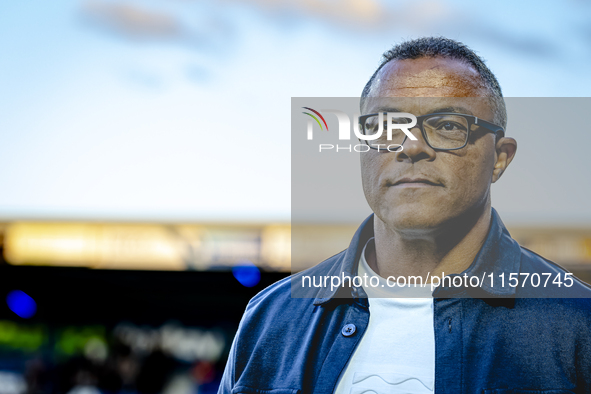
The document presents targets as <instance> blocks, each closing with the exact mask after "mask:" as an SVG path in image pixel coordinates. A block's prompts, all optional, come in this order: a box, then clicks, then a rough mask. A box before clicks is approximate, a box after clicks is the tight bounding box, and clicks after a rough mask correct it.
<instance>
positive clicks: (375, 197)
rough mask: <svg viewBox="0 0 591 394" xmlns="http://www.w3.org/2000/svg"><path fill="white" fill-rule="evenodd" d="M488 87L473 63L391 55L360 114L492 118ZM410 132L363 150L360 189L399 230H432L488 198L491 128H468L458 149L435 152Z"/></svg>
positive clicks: (378, 213)
mask: <svg viewBox="0 0 591 394" xmlns="http://www.w3.org/2000/svg"><path fill="white" fill-rule="evenodd" d="M487 93H488V91H487V90H486V88H485V87H484V85H483V82H482V79H481V78H480V76H479V75H478V73H477V72H476V70H474V68H472V67H471V66H469V65H467V64H465V63H463V62H461V61H458V60H452V59H445V58H421V59H414V60H398V61H391V62H390V63H388V64H387V65H386V66H384V67H383V68H382V70H381V71H380V73H379V74H378V76H377V78H376V80H375V81H374V84H373V86H372V89H371V92H370V95H369V96H370V99H368V100H367V101H366V102H365V106H364V108H363V113H365V114H370V113H378V112H408V113H411V114H413V115H415V116H420V115H425V114H429V113H434V112H462V113H464V114H468V115H474V116H476V117H478V118H481V119H484V120H487V121H489V122H493V111H492V109H491V106H490V102H489V100H488V99H485V98H484V97H486V96H487ZM469 97H474V98H476V99H468V98H469ZM450 107H454V108H456V110H455V111H450V110H449V108H450ZM457 107H459V108H457ZM411 131H412V132H413V134H414V135H415V136H416V137H417V138H418V140H417V141H413V140H410V139H409V138H407V139H406V141H405V143H404V150H403V151H402V152H399V153H393V152H387V151H386V152H383V151H382V152H378V151H375V150H371V151H370V152H367V153H363V154H362V155H361V172H362V180H363V189H364V192H365V196H366V198H367V201H368V202H369V205H370V207H371V209H372V210H373V211H374V213H375V214H376V216H377V217H378V218H379V219H381V220H382V221H383V222H384V223H386V225H387V226H388V227H390V228H391V229H393V230H398V231H401V230H402V231H407V232H408V231H409V230H410V232H411V233H412V230H417V231H421V232H422V231H424V230H436V229H437V228H440V226H441V225H442V224H445V223H449V222H450V221H451V220H453V219H456V218H460V217H464V216H465V214H466V213H469V212H471V211H478V210H479V208H483V207H485V206H486V204H488V203H490V200H489V196H490V184H491V182H492V181H493V169H494V166H495V162H496V160H497V155H496V151H495V136H494V134H492V133H484V132H483V131H482V130H476V129H475V128H473V129H472V132H471V137H470V139H469V141H468V144H467V145H466V146H465V147H464V148H462V149H459V150H451V151H439V150H434V149H432V148H431V147H429V146H428V145H427V144H426V142H425V140H424V138H423V136H422V135H421V132H420V131H419V129H418V128H415V129H412V130H411Z"/></svg>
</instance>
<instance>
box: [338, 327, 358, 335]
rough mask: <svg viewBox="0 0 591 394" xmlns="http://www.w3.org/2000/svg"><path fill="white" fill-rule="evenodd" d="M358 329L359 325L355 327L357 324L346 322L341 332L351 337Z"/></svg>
mask: <svg viewBox="0 0 591 394" xmlns="http://www.w3.org/2000/svg"><path fill="white" fill-rule="evenodd" d="M356 330H357V327H355V324H346V325H345V326H344V327H343V329H342V330H341V334H343V336H346V337H350V336H351V335H353V334H355V331H356Z"/></svg>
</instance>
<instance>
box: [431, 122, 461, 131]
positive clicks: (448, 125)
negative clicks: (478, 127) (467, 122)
mask: <svg viewBox="0 0 591 394" xmlns="http://www.w3.org/2000/svg"><path fill="white" fill-rule="evenodd" d="M437 129H438V130H442V131H460V130H465V129H466V128H465V127H464V126H462V125H459V124H457V123H453V122H445V123H442V124H440V125H439V127H438V128H437Z"/></svg>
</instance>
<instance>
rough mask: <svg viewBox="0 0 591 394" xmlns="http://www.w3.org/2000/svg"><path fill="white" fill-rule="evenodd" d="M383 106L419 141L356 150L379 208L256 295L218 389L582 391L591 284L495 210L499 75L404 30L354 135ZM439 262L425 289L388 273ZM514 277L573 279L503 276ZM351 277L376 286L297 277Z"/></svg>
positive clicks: (590, 372)
mask: <svg viewBox="0 0 591 394" xmlns="http://www.w3.org/2000/svg"><path fill="white" fill-rule="evenodd" d="M387 112H390V113H392V112H394V113H410V114H413V115H415V116H416V117H417V125H416V126H415V127H414V128H413V129H412V130H411V131H412V135H413V136H414V138H410V136H409V135H406V134H401V133H398V134H394V133H393V135H392V139H393V140H396V139H398V140H397V141H391V142H393V143H398V144H400V145H401V146H402V149H401V150H399V151H397V152H388V151H384V150H381V151H379V150H377V149H370V150H369V151H368V152H365V153H362V154H361V168H362V181H363V189H364V192H365V196H366V198H367V201H368V203H369V206H370V207H371V209H372V211H373V212H374V214H373V215H371V216H370V217H369V218H367V219H366V220H365V222H364V223H363V224H362V225H361V227H360V228H359V230H358V231H357V233H356V234H355V236H354V238H353V240H352V241H351V244H350V246H349V248H348V249H347V250H345V251H343V252H341V253H339V254H337V255H335V256H333V257H331V258H329V259H328V260H326V261H324V262H322V263H320V264H318V265H317V266H315V267H313V268H311V269H309V270H306V271H304V272H301V273H299V274H296V275H294V276H292V277H291V278H290V279H286V280H283V281H280V282H278V283H276V284H274V285H272V286H270V287H269V288H267V289H265V290H263V291H262V292H261V293H259V294H258V295H257V296H255V297H254V298H253V299H252V300H251V301H250V303H249V305H248V307H247V309H246V312H245V314H244V317H243V319H242V321H241V323H240V327H239V329H238V333H237V335H236V338H235V340H234V343H233V345H232V349H231V352H230V356H229V360H228V364H227V366H226V370H225V373H224V377H223V379H222V384H221V386H220V391H219V392H220V393H260V394H262V393H277V394H282V393H292V394H295V393H333V392H336V393H368V392H369V393H380V394H381V393H398V392H416V393H422V392H427V393H429V392H436V393H491V394H492V393H495V394H501V393H570V392H585V393H591V332H590V330H591V304H590V303H589V299H588V298H586V297H589V296H591V291H590V289H589V288H588V287H587V286H586V285H585V284H583V283H582V282H580V281H579V280H577V279H576V278H572V276H570V274H569V273H567V272H566V271H565V270H563V269H562V268H561V267H559V266H557V265H556V264H554V263H552V262H549V261H547V260H545V259H543V258H542V257H540V256H538V255H535V254H534V253H532V252H530V251H528V250H526V249H523V248H521V247H520V246H519V245H518V244H517V243H516V242H515V241H514V240H513V239H511V237H510V235H509V233H508V232H507V230H506V229H505V227H504V226H503V224H502V222H501V220H500V218H499V217H498V214H497V213H496V212H495V211H494V210H493V209H492V207H491V197H490V187H491V184H492V183H494V182H496V181H498V180H499V179H500V177H501V176H502V174H503V172H504V171H505V170H506V169H507V167H508V165H509V164H510V163H511V160H512V159H513V157H514V155H515V152H516V147H517V145H516V142H515V140H514V139H512V138H510V137H506V136H505V135H504V127H505V123H506V113H505V107H504V102H503V100H502V93H501V89H500V87H499V84H498V82H497V80H496V78H495V77H494V75H493V74H492V73H491V72H490V70H488V68H487V67H486V66H485V64H484V63H483V61H482V60H481V59H480V58H478V56H476V55H475V54H474V52H472V51H471V50H470V49H469V48H467V47H466V46H464V45H463V44H461V43H458V42H455V41H452V40H449V39H445V38H423V39H418V40H414V41H409V42H405V43H403V44H401V45H398V46H397V47H395V48H394V49H393V50H391V51H389V52H386V54H385V55H384V60H383V62H382V64H381V65H380V67H379V68H378V70H377V71H376V73H375V74H374V76H372V78H371V79H370V81H369V82H368V84H367V86H366V87H365V89H364V92H363V99H362V116H361V117H360V124H361V125H362V126H361V128H362V129H363V130H362V132H364V133H366V134H367V135H369V134H372V130H373V129H372V127H375V126H376V125H379V124H380V120H379V119H380V118H379V114H380V113H387ZM384 118H385V117H384ZM372 125H373V126H372ZM368 145H370V148H376V146H375V142H371V141H370V140H368ZM443 274H445V275H446V276H448V277H449V278H446V279H449V281H448V282H447V283H446V282H445V281H444V282H443V283H442V284H441V285H440V286H438V287H436V288H435V290H434V291H433V294H432V297H431V291H430V288H427V289H428V290H429V291H428V293H429V298H426V297H425V298H420V297H416V296H415V298H400V297H398V298H396V295H397V293H396V291H395V290H392V291H391V289H390V288H389V286H387V285H385V284H387V283H388V282H387V279H386V278H390V277H400V276H403V277H421V278H425V280H426V281H429V278H431V277H433V276H443ZM520 274H526V275H528V277H529V275H531V276H532V277H535V275H538V277H539V276H540V275H543V274H547V275H548V277H552V278H553V279H555V278H559V280H560V281H561V283H562V281H565V282H566V281H568V284H569V286H568V287H566V286H562V285H558V284H555V285H553V286H552V285H551V286H547V287H544V288H543V289H542V288H541V287H540V286H536V285H535V284H533V285H532V284H531V283H532V282H527V283H526V282H523V283H522V282H520V284H519V286H508V285H507V284H504V285H503V286H502V285H501V284H500V283H499V281H500V278H501V277H502V278H504V280H508V278H509V277H514V275H517V276H518V277H519V276H520ZM358 275H359V276H360V277H361V276H369V277H376V279H377V280H378V283H380V284H381V285H378V286H368V285H367V281H365V282H364V284H362V285H358V284H356V283H355V282H354V281H353V282H351V281H349V282H347V281H345V280H343V283H342V286H340V287H338V288H331V287H330V286H326V287H323V288H320V289H318V288H313V287H306V286H305V281H303V280H302V278H305V277H308V278H309V277H314V278H319V279H321V278H325V277H347V278H352V277H356V276H358ZM485 275H486V277H487V278H488V275H491V276H490V278H491V282H488V281H484V280H482V281H481V282H480V283H479V284H478V285H477V286H471V285H469V284H467V283H466V281H463V282H462V284H460V286H456V285H455V284H454V285H452V282H451V279H458V278H457V277H460V278H459V279H461V278H473V277H478V278H482V279H484V278H485ZM492 279H494V280H496V282H494V283H493V282H492ZM329 283H330V282H329ZM454 283H455V282H454ZM292 291H293V294H294V295H297V296H298V297H301V298H293V297H292ZM420 291H422V290H420ZM398 294H399V293H398ZM302 295H304V297H302ZM545 297H553V298H545ZM566 297H568V298H566Z"/></svg>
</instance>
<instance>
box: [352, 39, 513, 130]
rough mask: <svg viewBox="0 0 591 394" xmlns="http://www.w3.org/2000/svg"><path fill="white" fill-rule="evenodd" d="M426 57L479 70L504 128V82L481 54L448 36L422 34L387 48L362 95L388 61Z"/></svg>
mask: <svg viewBox="0 0 591 394" xmlns="http://www.w3.org/2000/svg"><path fill="white" fill-rule="evenodd" d="M423 57H444V58H449V59H456V60H460V61H463V62H465V63H467V64H469V65H471V66H472V67H474V68H475V69H476V71H477V72H478V74H479V75H480V77H481V78H482V82H483V83H484V86H485V87H486V88H487V89H488V91H489V92H490V97H491V99H492V103H491V104H492V106H493V111H494V122H495V123H497V124H498V125H499V126H502V127H503V128H506V127H507V109H506V107H505V100H504V99H503V92H502V91H501V85H499V81H497V78H496V77H495V75H494V74H493V73H492V71H490V69H489V68H488V67H487V66H486V64H484V60H483V59H482V58H481V57H479V56H478V55H477V54H476V53H475V52H474V51H473V50H471V49H470V48H468V47H467V46H466V45H464V44H463V43H461V42H458V41H455V40H451V39H449V38H445V37H422V38H417V39H415V40H410V41H405V42H403V43H401V44H398V45H396V46H394V47H393V48H392V49H390V50H389V51H386V52H385V53H384V54H383V56H382V61H381V63H380V65H379V66H378V68H377V70H376V71H375V72H374V73H373V75H372V76H371V78H370V79H369V81H368V82H367V84H366V85H365V88H364V89H363V92H362V93H361V97H362V99H363V98H366V97H368V96H369V93H370V90H371V87H372V84H373V82H374V80H375V78H376V76H377V75H378V73H379V72H380V70H381V69H382V67H384V66H385V65H386V64H388V63H389V62H390V61H392V60H406V59H419V58H423Z"/></svg>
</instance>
